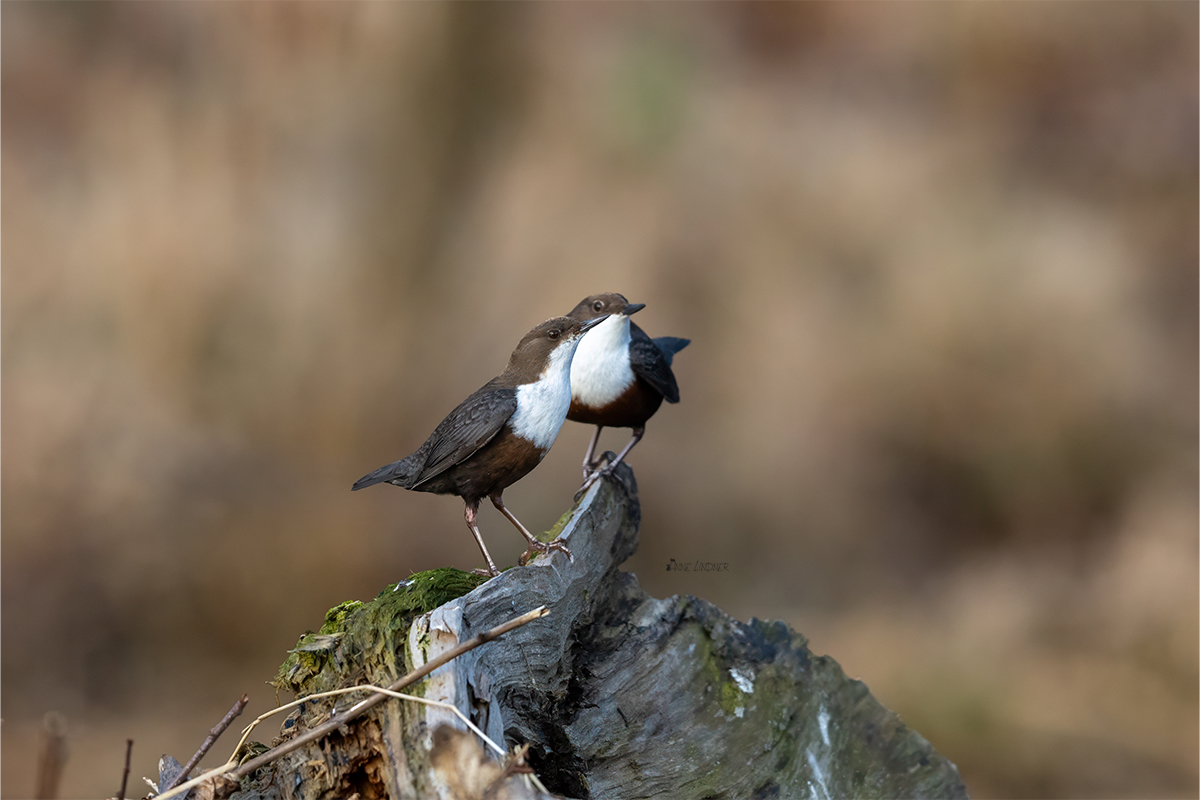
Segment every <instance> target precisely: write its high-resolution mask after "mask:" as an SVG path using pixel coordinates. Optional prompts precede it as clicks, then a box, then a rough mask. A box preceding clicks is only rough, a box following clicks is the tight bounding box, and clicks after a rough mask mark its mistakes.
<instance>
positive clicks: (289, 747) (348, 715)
mask: <svg viewBox="0 0 1200 800" xmlns="http://www.w3.org/2000/svg"><path fill="white" fill-rule="evenodd" d="M549 613H550V612H549V610H547V609H546V607H545V606H538V607H537V608H535V609H534V610H533V611H530V612H528V613H526V614H522V615H521V616H519V617H515V618H514V619H510V620H509V621H508V622H505V623H503V624H501V625H497V626H496V627H494V628H492V629H491V630H487V631H484V632H483V633H481V634H479V635H478V636H475V637H474V638H471V639H468V640H467V641H465V642H463V643H462V644H460V645H458V646H457V647H454V648H452V649H450V650H447V651H446V652H445V653H442V654H441V655H440V656H438V657H436V658H434V659H432V660H431V661H426V662H425V664H424V665H422V666H421V667H418V668H417V669H415V670H413V671H412V672H410V673H408V674H407V675H405V676H404V677H403V678H400V679H399V680H397V681H396V682H395V683H393V684H392V685H391V686H388V687H387V691H386V692H379V691H376V692H374V693H373V694H372V695H371V696H370V697H368V698H366V699H365V700H361V701H359V702H358V703H356V704H355V705H353V706H351V707H350V708H349V709H347V710H346V711H344V712H342V713H341V714H338V715H337V716H335V717H333V718H332V719H330V720H329V721H328V722H326V723H324V724H323V725H318V726H317V727H315V728H313V729H312V730H310V731H308V732H307V733H303V734H301V735H299V736H297V737H296V738H295V739H290V740H288V741H286V742H284V743H283V744H281V745H280V746H279V747H276V748H275V749H274V750H269V751H267V752H266V753H263V754H262V755H260V756H258V757H256V758H252V759H250V760H249V761H246V762H245V763H243V764H240V765H239V764H238V763H237V761H236V760H235V759H236V757H237V751H236V750H235V751H234V755H233V756H232V757H230V759H229V761H228V762H226V763H225V764H224V765H222V766H220V767H217V768H216V769H212V770H209V771H208V772H205V773H204V774H202V775H198V776H196V777H195V778H192V779H191V780H190V781H187V782H186V783H183V784H180V785H179V786H176V787H175V788H173V789H171V790H170V791H167V792H164V793H163V794H161V795H159V796H158V798H157V800H168V799H169V798H171V797H174V796H175V795H177V794H181V793H183V792H185V791H187V790H188V789H191V788H192V787H193V786H197V785H199V784H200V783H203V782H204V781H207V780H210V779H213V778H217V777H219V776H222V775H228V776H229V779H230V780H233V781H239V780H241V779H242V778H244V777H246V776H247V775H250V774H251V773H253V772H254V771H255V770H256V769H258V768H259V767H262V766H265V765H266V764H269V763H271V762H272V761H274V760H276V759H277V758H280V757H281V756H285V755H287V754H288V753H290V752H292V751H293V750H298V749H299V748H301V747H303V746H304V745H306V744H308V743H309V742H313V741H316V740H317V739H320V738H321V737H323V736H325V735H326V734H328V733H330V732H332V731H335V730H337V729H338V728H340V727H342V726H343V725H345V724H346V723H347V722H350V721H351V720H353V719H354V718H356V717H358V716H359V715H361V714H362V713H363V712H365V711H367V710H368V709H371V708H374V707H375V706H377V705H379V704H380V703H381V702H383V701H384V700H386V699H387V698H388V697H389V696H390V693H392V692H397V691H399V690H400V689H403V688H404V687H405V686H408V685H410V684H413V683H416V682H417V681H419V680H421V679H422V678H424V677H425V676H426V675H428V674H429V673H431V672H433V671H434V670H436V669H438V668H440V667H442V666H444V665H446V664H448V663H449V662H451V661H453V660H454V659H456V658H458V657H459V656H461V655H462V654H463V653H466V652H468V651H470V650H474V649H475V648H476V647H479V646H480V645H482V644H487V643H488V642H490V641H492V640H493V639H498V638H499V637H501V636H503V635H504V634H506V633H508V632H509V631H512V630H515V629H516V628H519V627H521V626H522V625H525V624H527V623H529V622H532V621H533V620H535V619H538V618H540V617H544V616H546V615H547V614H549ZM350 688H352V689H357V688H360V687H350ZM361 688H367V687H361ZM372 688H374V687H372ZM309 697H311V695H310V696H308V697H305V698H304V699H305V700H307V699H309ZM414 699H416V698H414ZM256 722H257V721H256ZM248 732H249V731H247V733H248ZM243 738H244V737H243ZM485 738H486V737H485ZM240 748H241V745H240V744H239V745H238V749H240Z"/></svg>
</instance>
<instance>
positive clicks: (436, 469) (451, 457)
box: [408, 381, 517, 489]
mask: <svg viewBox="0 0 1200 800" xmlns="http://www.w3.org/2000/svg"><path fill="white" fill-rule="evenodd" d="M494 384H495V381H489V382H488V383H487V384H486V385H485V386H484V387H483V388H481V389H480V390H479V391H477V392H475V393H474V394H472V395H471V396H470V397H468V398H467V399H466V400H464V401H462V402H461V403H459V405H458V408H456V409H454V410H453V411H451V412H450V413H449V414H448V415H447V416H446V418H445V419H444V420H442V421H441V422H440V423H438V426H437V427H436V428H434V430H433V433H432V434H430V436H429V439H428V440H427V441H426V442H425V444H424V445H422V449H424V448H425V447H428V448H429V455H428V457H427V458H426V459H425V466H424V467H423V468H422V469H421V471H420V473H418V474H417V476H416V478H415V479H414V480H413V482H412V485H411V486H409V487H408V488H410V489H411V488H415V487H417V486H420V485H421V484H422V483H424V482H425V481H427V480H429V479H430V478H433V477H435V476H437V475H440V474H441V473H443V472H445V471H446V470H448V469H450V468H451V467H453V466H454V465H455V464H461V463H462V462H463V461H466V460H467V459H468V458H470V457H471V456H472V455H474V454H475V452H476V451H477V450H479V448H481V447H483V446H484V445H485V444H487V443H488V442H490V441H491V440H492V438H493V437H494V436H495V435H496V434H497V433H499V432H500V429H501V428H503V427H504V423H506V422H508V419H509V417H511V416H512V415H513V413H514V412H516V410H517V390H516V389H514V388H512V387H499V386H495V385H494Z"/></svg>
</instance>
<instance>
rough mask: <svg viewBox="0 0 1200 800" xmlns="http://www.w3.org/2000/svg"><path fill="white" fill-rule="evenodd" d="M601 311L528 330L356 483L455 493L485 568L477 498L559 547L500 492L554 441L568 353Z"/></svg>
mask: <svg viewBox="0 0 1200 800" xmlns="http://www.w3.org/2000/svg"><path fill="white" fill-rule="evenodd" d="M603 321H604V316H603V315H596V317H595V318H591V319H587V320H580V319H572V318H569V317H555V318H554V319H551V320H547V321H546V322H543V323H542V324H541V325H538V326H537V327H536V328H534V329H533V330H531V331H530V332H529V333H527V334H525V337H524V338H523V339H521V342H520V344H518V345H517V349H515V350H513V353H512V356H511V357H510V358H509V360H508V367H507V368H505V370H504V372H502V373H500V375H499V376H498V377H496V378H493V379H492V380H490V381H488V382H487V383H486V384H484V385H483V387H482V388H480V389H479V391H477V392H475V393H474V394H472V395H471V396H470V397H468V398H467V399H466V400H464V401H463V402H462V403H460V404H459V406H458V408H456V409H454V410H453V411H451V412H450V413H449V414H448V415H447V416H446V418H445V419H444V420H442V421H441V422H440V423H439V424H438V426H437V428H435V429H434V431H433V433H432V434H431V435H430V436H429V438H428V439H426V440H425V444H423V445H421V446H420V447H419V448H417V451H416V452H415V453H413V454H412V455H410V456H408V457H407V458H402V459H401V460H399V461H396V462H394V463H391V464H388V465H387V466H386V467H380V468H379V469H377V470H375V471H374V472H372V473H371V474H369V475H365V476H363V477H362V478H359V479H358V481H357V482H356V483H355V484H354V486H353V489H355V490H357V489H362V488H364V487H367V486H373V485H374V484H376V483H390V484H392V485H394V486H400V487H402V488H404V489H412V490H414V491H418V492H433V493H434V494H454V495H458V496H459V497H461V498H462V499H463V502H465V503H466V519H467V527H468V528H470V529H471V535H472V536H474V537H475V541H476V543H478V545H479V549H480V550H481V551H482V552H483V557H484V559H485V560H486V561H487V570H486V573H483V571H482V570H476V572H481V573H483V574H488V575H493V576H494V575H499V574H500V571H499V570H497V569H496V564H495V562H494V561H492V557H491V556H490V555H489V554H488V551H487V547H485V546H484V544H483V537H482V536H481V535H480V533H479V526H478V525H477V524H476V522H475V516H476V512H478V510H479V503H480V501H481V500H482V499H483V498H485V497H487V498H489V499H490V500H491V501H492V505H494V506H495V507H496V509H497V510H498V511H499V512H500V513H501V514H503V515H504V516H505V517H507V518H508V521H509V522H511V523H512V524H513V525H514V526H516V528H517V530H518V531H520V532H521V535H522V536H524V537H525V540H526V541H527V542H529V549H528V550H526V551H525V553H524V554H523V555H522V556H521V558H520V560H519V561H518V562H517V563H519V564H521V565H522V566H524V564H525V563H526V562H527V561H528V560H529V558H530V557H532V556H533V554H534V553H535V552H539V553H545V552H548V551H550V550H558V551H560V552H563V553H565V554H566V555H567V557H568V558H570V557H571V552H570V551H569V550H568V549H567V547H566V545H565V544H563V543H562V542H561V541H559V540H557V539H556V540H555V541H553V542H550V544H548V545H547V544H543V543H541V542H539V541H538V540H537V539H535V538H534V537H533V535H532V534H531V533H529V531H527V530H526V529H525V526H524V525H522V524H521V523H520V521H519V520H517V518H516V517H514V516H513V515H512V513H511V512H510V511H509V510H508V509H507V508H505V507H504V503H503V501H502V500H501V498H500V495H501V494H502V493H503V491H504V490H505V489H507V488H508V487H509V486H511V485H513V484H514V483H516V482H517V481H518V480H520V479H521V478H523V477H525V476H526V475H527V474H528V473H529V472H530V470H532V469H533V468H534V467H536V466H537V465H538V464H539V463H540V462H541V460H542V458H543V457H544V456H545V455H546V453H547V452H548V451H549V450H550V445H552V444H554V439H555V438H556V437H557V436H558V432H559V430H560V429H561V428H562V424H563V422H564V421H565V420H566V418H567V409H568V408H569V407H570V405H571V360H572V357H573V356H574V355H575V350H576V347H577V346H578V345H579V343H580V339H581V338H582V337H583V335H584V333H585V332H587V331H588V330H589V329H590V328H593V327H595V326H597V325H600V324H602V323H603Z"/></svg>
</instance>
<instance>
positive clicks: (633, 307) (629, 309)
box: [621, 303, 646, 317]
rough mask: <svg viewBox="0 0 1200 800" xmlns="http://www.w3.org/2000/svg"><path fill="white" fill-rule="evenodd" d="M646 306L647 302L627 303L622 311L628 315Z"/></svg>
mask: <svg viewBox="0 0 1200 800" xmlns="http://www.w3.org/2000/svg"><path fill="white" fill-rule="evenodd" d="M645 307H646V304H645V303H626V304H625V308H623V309H621V313H622V314H624V315H625V316H627V317H628V316H629V315H631V314H636V313H637V312H639V311H641V310H642V309H643V308H645Z"/></svg>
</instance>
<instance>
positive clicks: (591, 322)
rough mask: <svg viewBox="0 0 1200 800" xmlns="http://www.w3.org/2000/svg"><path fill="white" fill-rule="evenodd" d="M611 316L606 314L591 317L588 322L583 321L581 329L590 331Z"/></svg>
mask: <svg viewBox="0 0 1200 800" xmlns="http://www.w3.org/2000/svg"><path fill="white" fill-rule="evenodd" d="M609 316H611V315H609V314H605V315H604V316H603V317H596V318H595V319H589V320H588V321H587V322H585V323H583V324H582V325H581V326H580V330H582V331H584V332H585V333H586V332H587V331H589V330H591V329H592V328H594V327H596V326H597V325H599V324H600V323H601V322H604V320H606V319H608V318H609Z"/></svg>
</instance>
